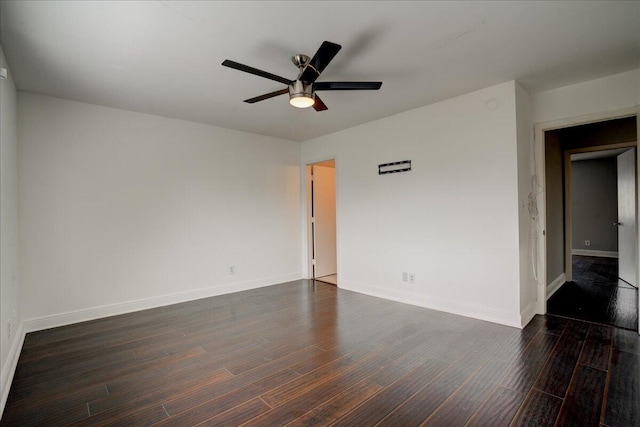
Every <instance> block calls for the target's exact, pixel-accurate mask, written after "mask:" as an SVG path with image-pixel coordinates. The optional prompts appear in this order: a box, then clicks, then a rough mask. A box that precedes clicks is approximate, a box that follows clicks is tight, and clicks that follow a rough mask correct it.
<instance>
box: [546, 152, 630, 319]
mask: <svg viewBox="0 0 640 427" xmlns="http://www.w3.org/2000/svg"><path fill="white" fill-rule="evenodd" d="M566 154H567V157H568V158H569V159H568V160H569V161H568V162H567V163H565V167H566V168H567V171H566V173H565V188H566V190H565V201H566V202H567V203H568V205H567V209H566V215H567V219H568V221H566V223H567V227H568V228H567V231H570V233H566V236H567V237H566V238H567V240H569V239H570V247H569V249H570V253H569V254H567V255H566V256H567V258H568V259H570V260H571V261H570V262H571V264H570V266H567V268H568V272H570V273H571V274H570V275H567V280H566V282H565V283H564V284H563V285H562V286H561V287H560V288H559V289H558V290H557V292H556V293H554V294H553V295H552V296H551V297H550V298H549V300H548V313H549V314H554V315H559V316H564V317H570V318H576V319H581V320H587V321H592V322H596V323H602V324H608V325H613V326H617V327H621V328H625V329H632V330H635V329H636V328H637V324H638V319H637V317H638V307H637V301H638V296H637V290H636V283H637V278H636V277H635V276H636V271H637V268H636V264H637V261H636V260H637V253H636V248H637V238H636V223H637V221H636V218H635V214H636V211H635V206H636V200H635V195H636V189H635V177H636V162H635V159H636V153H635V148H620V149H616V150H610V149H606V146H605V147H589V148H582V149H577V150H568V151H567V153H566ZM569 268H570V270H569Z"/></svg>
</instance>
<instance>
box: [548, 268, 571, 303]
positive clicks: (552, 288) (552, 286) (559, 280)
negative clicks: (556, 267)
mask: <svg viewBox="0 0 640 427" xmlns="http://www.w3.org/2000/svg"><path fill="white" fill-rule="evenodd" d="M566 281H567V276H565V274H564V273H562V274H560V275H559V276H558V277H556V279H555V280H554V281H553V282H551V283H549V284H548V285H547V299H549V298H551V295H553V294H555V293H556V291H557V290H558V289H560V286H562V285H564V282H566Z"/></svg>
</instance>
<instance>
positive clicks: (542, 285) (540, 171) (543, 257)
mask: <svg viewBox="0 0 640 427" xmlns="http://www.w3.org/2000/svg"><path fill="white" fill-rule="evenodd" d="M633 116H635V117H636V123H637V125H636V130H637V132H638V134H639V135H638V137H637V138H636V140H640V108H639V107H629V108H624V109H620V110H614V111H607V112H600V113H593V114H587V115H583V116H578V117H569V118H564V119H559V120H553V121H549V122H542V123H536V124H534V127H533V132H534V138H533V145H534V147H533V148H534V173H535V174H536V176H535V177H534V182H537V187H538V188H539V189H540V191H536V195H535V196H536V204H537V206H539V209H538V212H539V215H538V218H537V221H538V227H537V232H536V233H535V234H536V237H535V238H536V242H534V247H535V248H536V249H537V250H536V251H535V252H536V253H535V254H534V256H535V260H536V261H537V262H535V263H534V270H535V273H536V274H535V282H536V283H535V286H536V287H537V292H536V294H537V303H536V313H537V314H546V313H547V280H548V278H547V240H546V236H545V233H546V228H547V211H546V208H547V206H546V205H547V203H546V196H547V194H546V189H545V185H546V181H545V166H546V165H545V132H547V131H550V130H556V129H563V128H567V127H573V126H580V125H585V124H589V123H597V122H602V121H608V120H615V119H622V118H625V117H633ZM636 155H637V156H638V158H640V150H636ZM637 160H638V159H637ZM638 164H640V162H638ZM637 174H638V171H637V170H636V179H637ZM637 193H638V186H637V185H636V196H637ZM637 200H638V203H637V204H640V198H638V199H637ZM636 209H637V211H638V206H636ZM565 229H566V225H565ZM565 233H566V230H565ZM638 246H639V247H640V239H638ZM639 249H640V248H639ZM638 254H639V259H638V262H637V263H636V269H637V270H640V250H639V251H638ZM565 263H566V260H565ZM566 270H567V268H566V265H565V273H566ZM636 273H638V271H637V272H636ZM638 277H640V276H638ZM639 332H640V331H639Z"/></svg>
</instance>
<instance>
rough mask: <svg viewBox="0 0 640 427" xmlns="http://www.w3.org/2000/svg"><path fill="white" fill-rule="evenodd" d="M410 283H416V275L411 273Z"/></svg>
mask: <svg viewBox="0 0 640 427" xmlns="http://www.w3.org/2000/svg"><path fill="white" fill-rule="evenodd" d="M409 283H416V275H415V274H414V273H409Z"/></svg>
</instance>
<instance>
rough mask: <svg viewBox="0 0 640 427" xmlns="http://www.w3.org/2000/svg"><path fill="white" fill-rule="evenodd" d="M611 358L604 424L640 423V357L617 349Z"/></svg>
mask: <svg viewBox="0 0 640 427" xmlns="http://www.w3.org/2000/svg"><path fill="white" fill-rule="evenodd" d="M611 359H612V361H611V366H610V367H609V371H610V378H609V394H608V396H607V398H606V411H605V417H604V424H605V425H607V426H609V427H617V426H637V425H640V410H639V408H638V407H639V406H640V404H639V402H640V357H639V355H637V354H633V353H627V352H626V351H617V350H616V351H614V352H613V355H612V358H611Z"/></svg>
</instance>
